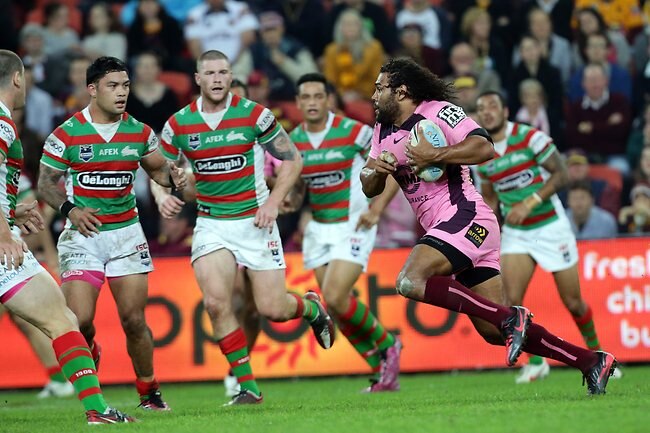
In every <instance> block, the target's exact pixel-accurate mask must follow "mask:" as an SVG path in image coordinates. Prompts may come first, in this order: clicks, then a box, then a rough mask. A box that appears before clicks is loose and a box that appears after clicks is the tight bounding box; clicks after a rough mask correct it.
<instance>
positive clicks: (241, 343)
mask: <svg viewBox="0 0 650 433" xmlns="http://www.w3.org/2000/svg"><path fill="white" fill-rule="evenodd" d="M219 347H220V348H221V352H222V353H223V354H224V355H225V356H226V359H227V360H228V363H229V364H230V368H231V369H232V374H233V375H234V376H235V377H237V382H239V385H240V386H241V389H247V390H249V391H251V392H253V393H254V394H255V395H257V396H259V395H260V389H259V387H258V386H257V382H256V381H255V376H253V369H252V368H251V364H250V356H249V355H248V345H247V344H246V335H245V334H244V331H242V329H241V328H237V329H235V330H234V331H232V332H231V333H230V334H228V335H226V336H225V337H223V338H222V339H221V340H219Z"/></svg>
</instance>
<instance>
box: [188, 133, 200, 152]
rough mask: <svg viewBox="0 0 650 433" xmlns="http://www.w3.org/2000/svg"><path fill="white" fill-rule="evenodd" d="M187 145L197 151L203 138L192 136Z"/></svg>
mask: <svg viewBox="0 0 650 433" xmlns="http://www.w3.org/2000/svg"><path fill="white" fill-rule="evenodd" d="M187 145H188V147H189V148H190V149H192V150H196V149H198V148H199V147H200V146H201V136H200V135H199V134H190V135H188V136H187Z"/></svg>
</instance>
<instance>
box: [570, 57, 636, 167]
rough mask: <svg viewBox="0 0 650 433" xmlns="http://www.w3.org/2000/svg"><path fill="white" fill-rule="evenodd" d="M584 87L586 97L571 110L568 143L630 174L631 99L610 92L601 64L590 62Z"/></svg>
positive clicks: (597, 159) (574, 104)
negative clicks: (628, 154) (626, 153)
mask: <svg viewBox="0 0 650 433" xmlns="http://www.w3.org/2000/svg"><path fill="white" fill-rule="evenodd" d="M582 86H583V88H584V91H585V95H584V97H583V98H582V100H581V101H576V102H573V103H572V104H571V105H570V107H569V110H568V113H567V125H566V130H567V134H566V141H567V143H568V144H570V145H571V146H573V147H577V148H580V149H582V150H584V151H585V152H586V153H587V154H589V155H590V156H591V157H592V158H593V161H595V162H599V163H601V162H602V163H606V164H607V165H609V166H610V167H612V168H615V169H617V170H618V171H620V172H621V173H622V174H623V175H627V174H629V171H630V165H629V163H628V161H627V158H626V156H625V146H626V143H627V138H628V134H629V132H630V125H631V117H632V113H631V110H630V105H629V103H628V101H627V99H626V98H625V96H623V95H621V94H618V93H610V91H609V90H608V83H607V74H606V72H605V69H604V67H603V66H602V65H601V64H590V65H588V66H587V67H586V68H585V69H584V71H583V80H582Z"/></svg>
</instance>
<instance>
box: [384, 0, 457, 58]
mask: <svg viewBox="0 0 650 433" xmlns="http://www.w3.org/2000/svg"><path fill="white" fill-rule="evenodd" d="M395 24H396V26H397V31H398V32H401V31H403V30H404V29H405V28H406V27H407V26H412V25H413V24H415V25H417V26H419V28H420V29H421V31H422V43H423V44H424V46H426V47H429V48H431V49H434V50H442V51H443V52H449V49H450V48H451V42H452V34H451V32H452V28H451V22H450V21H449V17H448V15H447V11H446V10H444V9H443V8H441V7H438V6H432V5H431V2H430V1H429V0H411V1H410V2H407V3H405V5H404V8H403V9H402V10H400V11H399V12H397V15H396V16H395Z"/></svg>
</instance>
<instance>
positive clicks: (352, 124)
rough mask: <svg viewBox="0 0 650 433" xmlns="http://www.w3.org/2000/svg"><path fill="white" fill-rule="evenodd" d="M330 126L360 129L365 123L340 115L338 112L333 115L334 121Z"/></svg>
mask: <svg viewBox="0 0 650 433" xmlns="http://www.w3.org/2000/svg"><path fill="white" fill-rule="evenodd" d="M332 126H333V127H335V128H341V129H345V130H352V129H355V128H356V129H360V128H363V127H364V126H366V124H365V123H363V122H359V121H358V120H355V119H352V118H350V117H346V116H341V115H339V114H335V115H334V121H333V122H332Z"/></svg>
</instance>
